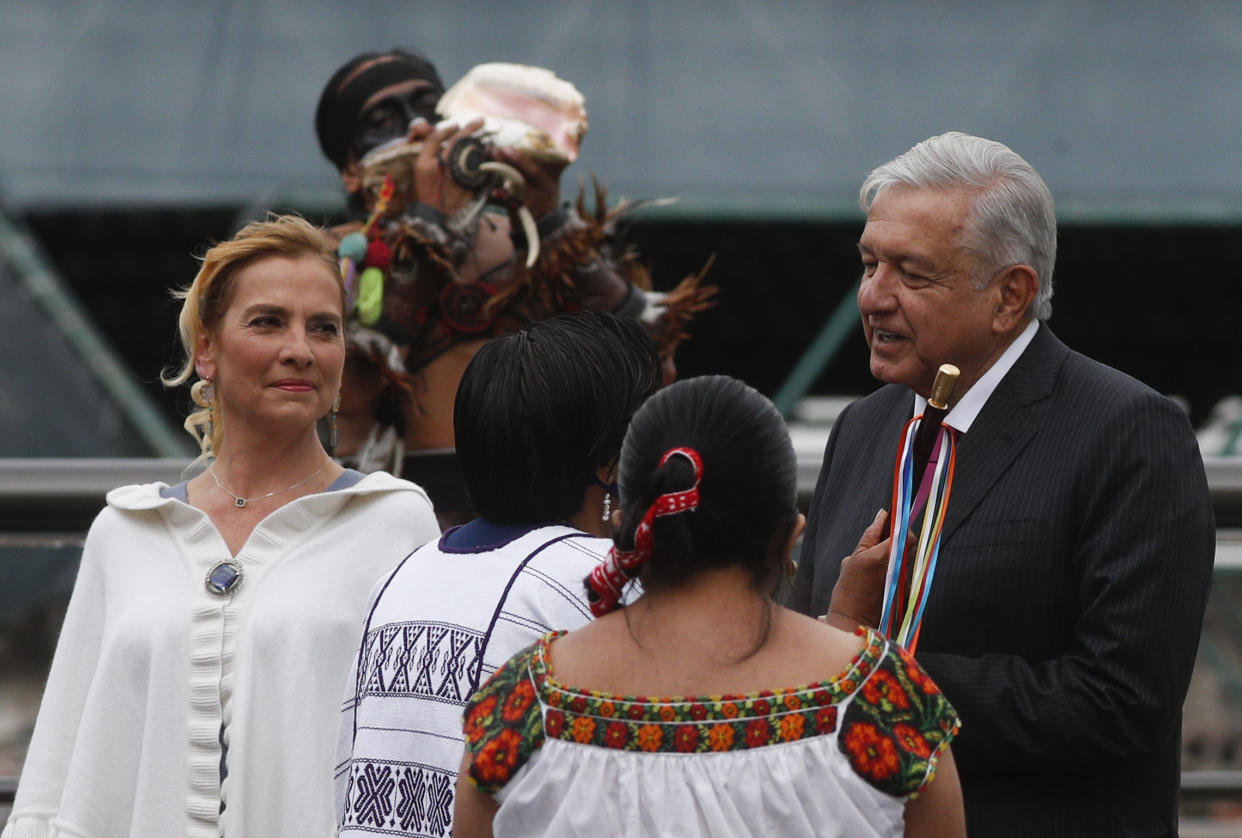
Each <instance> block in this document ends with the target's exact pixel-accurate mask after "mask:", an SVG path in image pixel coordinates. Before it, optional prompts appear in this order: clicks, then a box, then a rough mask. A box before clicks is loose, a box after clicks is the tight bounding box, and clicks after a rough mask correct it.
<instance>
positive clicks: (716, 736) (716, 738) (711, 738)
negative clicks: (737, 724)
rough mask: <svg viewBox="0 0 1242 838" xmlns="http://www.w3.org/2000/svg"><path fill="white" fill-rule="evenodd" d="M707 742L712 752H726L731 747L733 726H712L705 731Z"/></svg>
mask: <svg viewBox="0 0 1242 838" xmlns="http://www.w3.org/2000/svg"><path fill="white" fill-rule="evenodd" d="M707 742H708V744H709V745H711V748H712V750H713V751H727V750H729V748H731V747H732V746H733V725H725V724H720V725H712V727H711V728H710V729H709V730H708V731H707Z"/></svg>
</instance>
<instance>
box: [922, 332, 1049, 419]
mask: <svg viewBox="0 0 1242 838" xmlns="http://www.w3.org/2000/svg"><path fill="white" fill-rule="evenodd" d="M1038 330H1039V321H1038V320H1032V321H1031V322H1030V323H1027V324H1026V328H1025V329H1023V330H1022V334H1020V335H1018V336H1017V337H1016V338H1014V341H1013V343H1011V344H1009V346H1007V347H1006V348H1005V351H1004V352H1002V353H1001V356H1000V357H999V358H997V359H996V363H995V364H993V365H992V366H990V367H988V369H987V372H985V373H984V374H983V375H981V376H980V377H979V380H978V381H976V382H975V385H974V386H973V387H971V388H970V389H969V390H967V391H966V395H964V396H962V398H961V400H960V401H958V403H957V404H955V405H953V409H952V410H950V411H949V413H948V415H947V416H945V417H944V424H946V425H948V426H949V427H950V428H954V429H956V430H957V431H958V432H959V433H966V432H967V431H969V430H970V425H971V423H973V422H974V421H975V417H977V416H978V415H979V411H981V410H983V406H984V405H985V404H987V401H988V399H989V398H990V397H991V395H992V392H993V391H994V390H995V389H996V385H998V384H1000V383H1001V380H1002V379H1003V378H1004V377H1005V374H1006V373H1008V372H1009V370H1011V369H1013V365H1014V364H1016V363H1017V362H1018V358H1019V357H1020V356H1021V355H1022V353H1023V352H1025V351H1026V348H1027V347H1028V346H1030V345H1031V341H1032V340H1034V339H1035V332H1036V331H1038ZM926 406H927V399H925V398H923V397H922V396H920V395H919V394H918V393H915V394H914V415H915V416H918V415H919V414H920V413H922V412H923V408H925V407H926Z"/></svg>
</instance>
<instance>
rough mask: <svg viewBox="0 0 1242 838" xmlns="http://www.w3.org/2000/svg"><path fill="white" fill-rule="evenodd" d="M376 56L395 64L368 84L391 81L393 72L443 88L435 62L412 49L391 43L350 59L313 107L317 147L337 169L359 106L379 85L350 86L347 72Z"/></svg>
mask: <svg viewBox="0 0 1242 838" xmlns="http://www.w3.org/2000/svg"><path fill="white" fill-rule="evenodd" d="M377 58H382V59H387V60H390V61H391V63H392V64H393V65H394V66H393V68H392V71H393V72H392V73H388V74H384V78H383V79H380V78H379V77H377V79H376V80H375V81H374V84H371V85H370V87H374V85H375V84H380V83H381V81H382V82H383V84H392V83H393V78H394V77H395V76H394V75H393V73H396V74H399V75H402V76H403V77H405V78H411V79H425V80H427V81H429V82H431V83H432V84H433V85H435V87H436V89H437V90H438V91H439V92H441V93H443V92H444V82H443V81H441V80H440V73H439V71H437V70H436V65H434V64H432V63H431V61H430V60H429V59H427V57H426V56H423V55H421V54H420V53H418V52H416V51H414V50H411V49H401V48H399V47H393V48H392V49H390V50H387V51H385V52H364V53H362V54H361V55H355V56H354V57H353V58H351V59H349V61H347V62H345V64H344V65H342V66H341V68H340V69H338V70H337V71H336V72H335V73H333V74H332V78H330V79H328V83H327V84H325V85H324V86H323V92H321V93H320V94H319V104H318V106H317V107H316V108H315V136H316V137H318V138H319V148H320V149H321V150H322V151H323V156H324V157H326V158H328V159H329V160H331V161H332V164H333V165H334V166H336V168H337V170H338V171H339V170H340V169H344V168H345V163H346V161H347V160H348V155H349V151H350V141H351V139H352V137H353V134H354V130H355V128H356V127H357V121H358V114H359V108H360V106H361V104H362V102H363V101H365V99H366V98H367V97H368V96H370V95H371V94H372V93H374V92H375V89H378V88H375V89H370V88H367V89H359V90H353V89H352V87H353V82H352V80H350V76H351V75H353V74H354V73H355V71H357V69H358V68H359V67H361V66H362V65H363V64H365V63H367V62H368V61H374V60H375V59H377ZM368 72H369V71H368ZM347 80H349V81H350V84H349V85H348V86H349V87H350V88H351V89H350V90H348V91H346V90H345V88H346V87H347V85H346V81H347ZM381 86H382V85H381Z"/></svg>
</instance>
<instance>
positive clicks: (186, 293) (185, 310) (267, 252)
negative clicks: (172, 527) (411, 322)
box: [160, 215, 345, 459]
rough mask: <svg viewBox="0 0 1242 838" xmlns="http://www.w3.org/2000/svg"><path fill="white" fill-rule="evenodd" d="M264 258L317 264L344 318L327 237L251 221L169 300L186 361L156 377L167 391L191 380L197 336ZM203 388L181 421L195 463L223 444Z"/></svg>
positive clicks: (213, 325)
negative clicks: (177, 304)
mask: <svg viewBox="0 0 1242 838" xmlns="http://www.w3.org/2000/svg"><path fill="white" fill-rule="evenodd" d="M269 256H283V257H285V258H287V259H300V258H310V259H316V260H318V261H319V262H320V263H321V264H323V266H324V267H325V268H327V269H328V271H329V272H330V273H331V274H332V276H334V277H336V279H337V284H338V286H339V291H340V299H341V313H342V315H344V312H345V284H344V283H343V282H342V281H341V279H340V277H341V273H340V267H339V265H338V263H337V259H336V247H335V245H334V244H333V242H332V240H331V239H329V238H328V235H327V234H326V233H325V232H324V231H323V230H321V229H320V228H318V227H316V226H314V225H313V224H311V223H310V222H309V221H307V220H306V219H304V218H301V217H299V216H296V215H269V217H268V218H267V220H265V221H252V222H250V223H249V224H247V225H246V226H245V227H243V228H242V229H241V230H240V231H238V233H237V235H235V236H233V238H231V239H229V240H228V241H225V242H220V243H219V244H216V245H214V246H213V247H212V248H210V249H209V250H208V251H207V252H206V253H205V254H204V255H203V257H202V265H201V267H200V268H199V270H198V273H197V274H196V275H195V277H194V281H193V282H191V283H190V284H189V285H188V286H186V287H185V288H183V289H181V290H180V291H174V292H173V297H174V298H176V299H179V300H181V314H180V315H179V316H178V318H177V328H178V332H179V333H180V337H181V348H182V350H183V351H184V352H185V360H184V361H183V362H182V363H181V365H180V366H177V367H174V368H172V369H169V370H166V371H165V372H164V374H163V375H161V376H160V379H161V380H162V381H163V382H164V385H165V386H166V387H175V386H177V385H179V384H184V383H185V382H187V381H189V380H190V378H191V377H192V376H193V375H194V374H195V369H194V361H195V355H196V352H197V350H198V340H199V336H201V335H202V334H204V333H205V332H214V331H215V330H216V329H217V328H218V327H219V325H220V321H221V319H222V318H223V317H224V313H225V312H226V311H227V310H228V307H229V303H231V302H232V301H233V296H234V293H233V292H234V291H235V290H236V288H237V276H238V274H240V273H241V272H242V271H243V270H245V269H246V268H247V267H249V266H250V265H253V264H254V263H255V262H257V261H259V260H260V259H266V258H267V257H269ZM207 384H208V382H204V381H196V382H195V383H194V385H193V386H192V387H191V388H190V396H191V399H193V401H194V403H195V404H196V405H198V409H196V410H193V411H191V413H190V415H189V416H188V417H186V420H185V429H186V431H187V432H188V433H189V434H190V436H192V437H194V441H195V442H197V443H198V445H199V449H200V452H201V453H200V454H199V458H200V459H201V458H203V457H210V456H215V455H216V454H217V453H218V452H219V451H220V446H221V444H222V443H223V441H224V422H223V421H222V417H221V415H220V412H219V411H218V410H217V409H216V406H215V404H214V402H215V398H214V394H212V391H211V389H210V388H209V387H206V386H205V385H207ZM204 391H206V392H204Z"/></svg>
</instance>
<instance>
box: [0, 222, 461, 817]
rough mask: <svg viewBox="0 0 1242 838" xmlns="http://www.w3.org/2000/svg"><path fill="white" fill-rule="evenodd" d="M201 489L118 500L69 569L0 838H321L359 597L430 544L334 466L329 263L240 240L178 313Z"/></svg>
mask: <svg viewBox="0 0 1242 838" xmlns="http://www.w3.org/2000/svg"><path fill="white" fill-rule="evenodd" d="M182 296H183V300H184V302H183V306H182V311H181V317H180V331H181V340H182V344H183V346H184V349H185V352H186V360H185V363H184V366H183V367H182V368H181V369H180V370H179V371H178V372H176V374H174V375H171V376H170V377H169V378H168V380H167V383H169V384H172V385H175V384H184V383H186V382H187V381H189V380H190V379H192V378H196V379H197V381H196V382H195V384H194V387H193V388H192V395H193V398H194V401H195V402H196V403H197V404H198V405H199V406H200V409H199V410H197V411H196V412H195V413H193V414H192V415H191V416H190V418H189V419H188V420H187V421H186V427H187V429H188V430H190V432H191V433H192V434H193V435H194V436H195V438H196V439H198V441H199V443H200V445H201V447H202V452H203V455H204V458H205V459H207V461H208V467H207V468H206V469H205V470H204V471H203V472H202V473H201V474H199V475H198V476H196V477H194V478H193V479H191V480H189V481H188V482H186V483H182V484H180V485H177V486H165V485H163V484H160V483H153V484H147V485H141V486H125V487H122V488H119V489H115V490H113V491H112V492H110V493H109V494H108V498H107V507H106V508H105V509H104V510H103V511H102V512H101V513H100V514H99V517H98V518H97V519H96V520H95V523H94V525H93V526H92V527H91V530H90V533H89V534H88V536H87V540H86V547H85V549H84V552H83V556H82V565H81V569H80V571H79V575H78V580H77V584H76V587H75V589H74V594H73V598H72V600H71V603H70V606H69V612H68V615H67V617H66V619H65V625H64V628H63V630H62V633H61V638H60V643H59V646H58V648H57V651H56V657H55V659H54V661H53V663H52V671H51V674H50V676H49V678H48V684H47V688H46V691H45V694H44V699H43V705H42V707H41V709H40V712H39V719H38V722H37V724H36V727H35V732H34V737H33V739H32V741H31V746H30V751H29V755H28V758H27V761H26V765H25V769H24V771H23V774H22V780H21V784H20V786H19V788H18V792H17V799H16V801H15V805H14V808H13V813H12V817H11V819H10V821H9V824H8V826H7V827H6V829H5V831H4V833H3V838H18V836H21V838H27V837H28V836H59V835H71V836H75V838H76V837H77V836H83V837H84V838H102V836H108V838H112V837H113V836H134V838H138V836H142V837H143V838H149V836H156V835H178V836H217V835H220V834H227V835H231V836H246V835H254V836H259V835H261V836H265V838H279V836H291V837H292V836H299V838H301V836H331V835H334V834H335V822H334V813H333V806H332V771H333V750H334V733H335V729H336V716H337V713H338V710H339V708H338V703H339V698H340V694H341V685H342V684H343V683H344V679H345V671H346V669H347V668H348V666H349V662H350V658H351V654H352V652H353V648H352V646H353V637H354V628H355V626H357V624H358V623H359V621H360V619H361V617H362V611H363V609H364V607H365V604H366V599H367V595H368V593H369V591H370V589H371V586H372V585H373V583H374V582H375V580H376V579H377V578H378V577H380V576H381V575H383V574H384V573H385V572H386V571H388V570H390V569H391V568H392V567H393V566H395V565H396V564H397V563H398V562H399V561H400V560H401V559H402V558H403V557H404V556H405V555H406V554H407V553H409V552H410V551H411V550H412V549H413V548H414V547H416V546H418V545H420V544H422V543H423V542H425V541H428V540H430V539H432V538H434V537H435V536H436V535H437V534H438V529H437V526H436V522H435V518H434V515H433V512H432V508H431V503H430V502H429V501H428V499H427V496H426V494H425V493H424V492H423V491H422V489H420V488H419V487H418V486H415V485H414V484H412V483H408V482H406V481H403V480H398V479H396V478H393V477H391V476H389V475H387V474H383V473H375V474H370V475H367V476H365V477H364V476H363V475H362V474H360V473H358V472H354V471H348V470H345V469H342V468H341V467H340V466H339V465H337V464H336V463H335V462H333V461H332V459H331V458H330V457H329V456H328V452H327V451H326V450H325V449H324V446H323V445H322V444H321V442H320V440H319V436H318V434H317V432H316V423H317V421H318V420H319V419H320V418H321V417H323V416H325V415H329V414H331V412H332V410H333V404H334V402H335V401H336V399H337V396H338V393H339V390H340V384H341V372H342V367H343V365H344V360H345V343H344V338H343V334H342V321H343V319H344V304H345V303H344V289H343V287H342V284H341V280H340V276H339V273H338V271H337V267H336V258H335V255H334V253H333V250H332V247H331V245H330V244H329V243H328V242H327V240H326V239H325V238H324V236H323V235H322V233H321V232H320V231H319V230H318V229H316V228H315V227H313V226H311V225H310V224H308V223H307V222H305V221H303V220H302V219H299V218H295V217H281V218H276V219H274V220H270V221H265V222H257V223H253V224H250V225H248V226H247V227H246V228H245V229H243V230H242V231H241V232H240V233H238V234H237V236H236V237H234V238H233V239H232V240H231V241H228V242H224V243H222V244H219V245H217V246H215V247H213V248H211V249H210V250H209V251H208V252H207V254H206V255H205V257H204V259H203V264H202V268H201V270H200V271H199V273H198V275H197V276H196V277H195V279H194V282H193V284H192V285H190V287H189V288H187V289H186V290H185V291H184V292H183V295H182Z"/></svg>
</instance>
